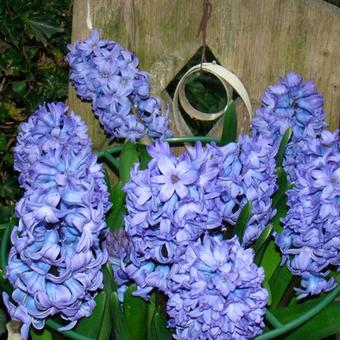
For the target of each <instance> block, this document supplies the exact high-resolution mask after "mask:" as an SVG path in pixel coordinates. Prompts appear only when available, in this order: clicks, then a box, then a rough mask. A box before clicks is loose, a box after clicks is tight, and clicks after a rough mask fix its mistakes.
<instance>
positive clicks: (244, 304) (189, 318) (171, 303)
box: [167, 234, 268, 340]
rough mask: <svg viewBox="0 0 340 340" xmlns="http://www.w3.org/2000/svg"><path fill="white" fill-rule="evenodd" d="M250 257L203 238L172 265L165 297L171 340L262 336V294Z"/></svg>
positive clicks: (232, 244)
mask: <svg viewBox="0 0 340 340" xmlns="http://www.w3.org/2000/svg"><path fill="white" fill-rule="evenodd" d="M253 257H254V253H253V250H251V249H247V250H245V249H243V248H242V247H241V246H240V244H239V242H238V239H237V238H235V237H234V238H233V239H230V240H222V239H221V238H220V237H211V236H209V235H208V234H206V235H205V236H204V238H203V241H201V240H200V239H199V240H198V241H197V242H195V243H192V244H190V245H189V246H188V247H187V249H186V252H185V253H184V254H183V256H182V258H181V260H180V261H179V262H178V263H176V264H174V265H173V266H172V269H171V271H170V274H169V277H170V281H169V284H168V286H169V289H168V291H167V294H168V296H169V300H168V302H167V311H168V314H169V316H170V320H169V327H171V328H176V335H175V336H174V338H175V339H179V340H184V339H202V340H203V339H220V340H222V339H251V338H254V337H255V336H257V335H259V334H261V333H262V330H263V328H264V322H263V317H264V314H265V311H266V308H265V306H266V304H267V297H268V294H267V291H266V290H265V289H264V288H262V287H261V284H262V282H263V280H264V271H263V269H262V268H258V267H257V266H256V265H255V264H254V263H253Z"/></svg>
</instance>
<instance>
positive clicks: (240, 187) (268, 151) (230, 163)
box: [215, 136, 276, 245]
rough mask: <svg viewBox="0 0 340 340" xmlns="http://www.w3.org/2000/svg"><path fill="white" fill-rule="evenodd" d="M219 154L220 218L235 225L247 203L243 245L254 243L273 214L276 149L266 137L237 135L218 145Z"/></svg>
mask: <svg viewBox="0 0 340 340" xmlns="http://www.w3.org/2000/svg"><path fill="white" fill-rule="evenodd" d="M221 152H222V155H223V156H222V157H223V158H221V161H220V163H221V165H222V169H221V170H220V173H219V177H218V180H217V184H216V185H217V188H218V189H217V191H219V192H220V196H217V197H216V200H215V201H216V205H217V207H218V208H219V210H220V211H221V214H222V216H223V219H224V220H225V221H226V222H227V223H228V224H230V225H235V224H236V222H237V220H238V217H239V215H240V213H241V210H242V208H243V207H244V206H245V205H246V203H247V202H250V203H251V204H252V211H251V216H250V219H249V222H248V224H247V228H246V230H245V234H244V236H243V245H248V244H250V243H251V242H254V241H255V240H256V239H257V238H258V237H259V236H260V234H261V232H262V230H263V229H264V227H265V226H266V225H267V223H268V222H269V221H270V219H271V218H272V217H273V215H274V213H275V211H273V209H272V207H271V205H272V195H273V194H274V192H275V190H276V174H275V160H274V156H275V149H274V148H273V144H272V140H271V139H270V138H268V137H262V136H258V137H248V136H240V138H239V140H238V142H237V143H230V144H228V145H227V146H225V147H223V148H221Z"/></svg>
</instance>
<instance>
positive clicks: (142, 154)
mask: <svg viewBox="0 0 340 340" xmlns="http://www.w3.org/2000/svg"><path fill="white" fill-rule="evenodd" d="M137 150H138V153H139V160H140V169H141V170H144V169H146V168H147V166H148V164H149V161H150V160H151V156H150V155H149V153H148V151H147V150H146V145H144V144H137Z"/></svg>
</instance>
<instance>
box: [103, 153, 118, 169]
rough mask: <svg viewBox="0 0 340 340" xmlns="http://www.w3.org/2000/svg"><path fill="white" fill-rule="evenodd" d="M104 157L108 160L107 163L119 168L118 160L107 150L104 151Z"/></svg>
mask: <svg viewBox="0 0 340 340" xmlns="http://www.w3.org/2000/svg"><path fill="white" fill-rule="evenodd" d="M104 158H106V160H108V161H109V163H110V164H111V165H112V166H113V167H114V168H115V169H116V170H119V162H118V161H117V160H116V158H114V157H113V156H112V155H111V154H109V153H108V152H105V154H104Z"/></svg>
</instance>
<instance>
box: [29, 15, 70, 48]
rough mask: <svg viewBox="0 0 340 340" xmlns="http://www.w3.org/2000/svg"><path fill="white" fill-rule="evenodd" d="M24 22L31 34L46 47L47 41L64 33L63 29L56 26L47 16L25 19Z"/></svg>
mask: <svg viewBox="0 0 340 340" xmlns="http://www.w3.org/2000/svg"><path fill="white" fill-rule="evenodd" d="M23 21H24V23H25V24H26V27H27V29H28V31H29V33H30V34H31V35H32V36H34V37H35V38H36V39H37V40H39V41H41V42H42V43H43V44H44V45H45V46H46V45H47V40H46V39H49V38H51V37H52V36H53V35H54V34H56V33H61V32H64V29H63V28H62V27H59V26H56V24H54V23H52V22H51V21H50V18H48V17H47V16H35V17H30V18H28V17H24V18H23Z"/></svg>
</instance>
